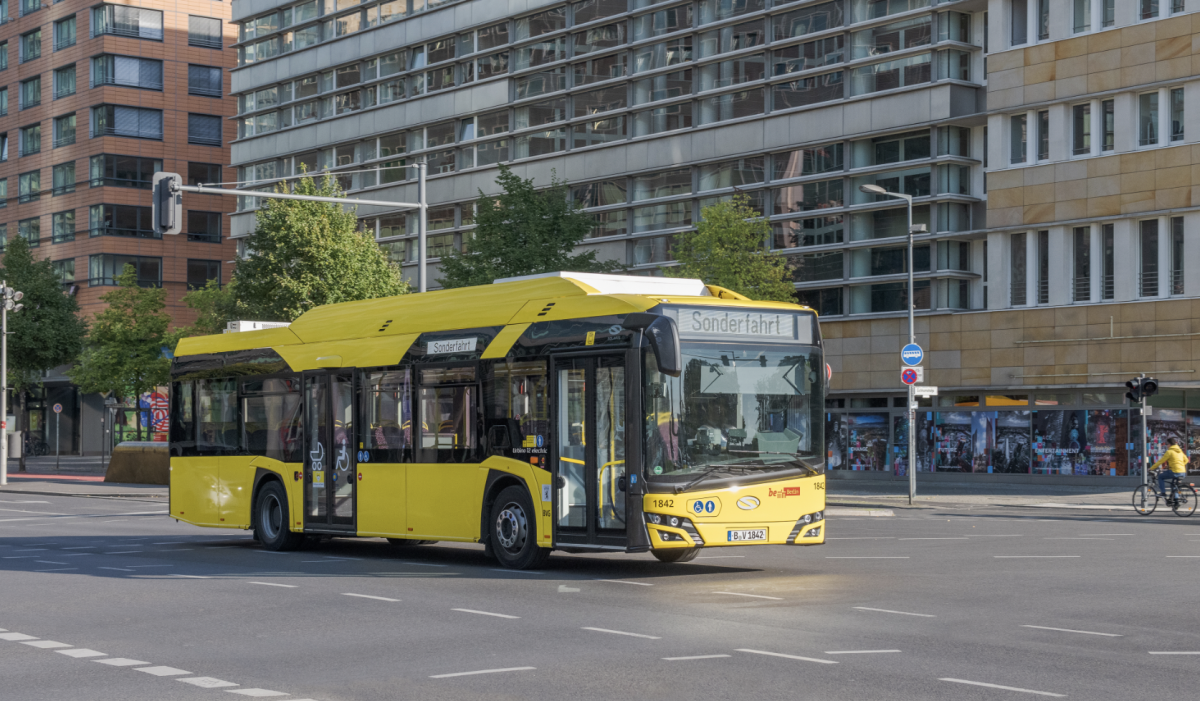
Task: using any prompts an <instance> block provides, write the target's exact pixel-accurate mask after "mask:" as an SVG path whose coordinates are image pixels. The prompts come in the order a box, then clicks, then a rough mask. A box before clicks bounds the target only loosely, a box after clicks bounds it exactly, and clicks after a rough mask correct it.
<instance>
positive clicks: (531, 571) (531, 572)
mask: <svg viewBox="0 0 1200 701" xmlns="http://www.w3.org/2000/svg"><path fill="white" fill-rule="evenodd" d="M413 564H414V565H415V564H416V563H415V562H414V563H413ZM488 569H490V570H491V571H493V572H507V573H509V574H546V573H545V572H534V571H533V570H510V569H505V568H503V567H490V568H488Z"/></svg>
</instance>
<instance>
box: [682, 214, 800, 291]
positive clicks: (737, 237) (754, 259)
mask: <svg viewBox="0 0 1200 701" xmlns="http://www.w3.org/2000/svg"><path fill="white" fill-rule="evenodd" d="M770 236H771V225H770V224H769V223H768V222H767V220H766V219H764V218H763V217H761V216H759V214H758V212H756V211H755V210H754V208H753V207H751V206H750V198H749V197H747V196H746V195H742V194H739V195H734V196H733V199H732V200H726V201H724V202H718V203H716V204H714V205H710V206H708V207H705V208H704V209H702V210H700V223H699V224H698V225H697V226H696V230H695V231H689V232H686V233H682V234H677V235H676V237H675V245H674V247H673V248H672V252H673V253H674V255H675V260H677V261H679V267H677V268H667V269H666V274H667V275H668V276H670V277H687V278H699V279H701V280H703V281H704V282H705V283H706V284H709V285H717V286H718V287H724V288H726V289H728V290H733V291H734V292H737V293H739V294H743V295H745V296H747V297H749V298H750V299H757V300H770V301H775V302H793V301H795V296H796V290H795V288H794V287H793V286H792V281H791V275H790V270H789V269H788V265H787V260H786V259H785V258H783V257H782V256H779V255H772V254H770V253H769V252H768V251H767V248H766V245H767V241H769V240H770Z"/></svg>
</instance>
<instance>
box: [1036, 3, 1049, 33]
mask: <svg viewBox="0 0 1200 701" xmlns="http://www.w3.org/2000/svg"><path fill="white" fill-rule="evenodd" d="M1037 8H1038V16H1037V23H1038V25H1037V26H1038V29H1037V34H1038V41H1045V40H1047V39H1049V38H1050V0H1037Z"/></svg>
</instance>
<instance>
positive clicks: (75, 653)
mask: <svg viewBox="0 0 1200 701" xmlns="http://www.w3.org/2000/svg"><path fill="white" fill-rule="evenodd" d="M55 652H57V653H58V654H60V655H66V656H67V657H76V658H79V657H104V656H105V655H107V654H108V653H104V652H97V651H96V650H89V649H88V648H86V647H73V648H71V649H70V650H55Z"/></svg>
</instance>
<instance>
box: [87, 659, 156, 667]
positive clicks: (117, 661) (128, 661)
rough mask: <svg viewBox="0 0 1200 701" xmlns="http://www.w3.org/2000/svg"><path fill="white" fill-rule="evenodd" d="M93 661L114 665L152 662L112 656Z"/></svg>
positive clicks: (121, 665)
mask: <svg viewBox="0 0 1200 701" xmlns="http://www.w3.org/2000/svg"><path fill="white" fill-rule="evenodd" d="M92 662H96V663H98V664H106V665H112V666H113V667H140V666H141V665H144V664H150V663H149V662H142V661H141V660H131V659H129V658H128V657H110V658H108V659H107V660H92Z"/></svg>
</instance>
